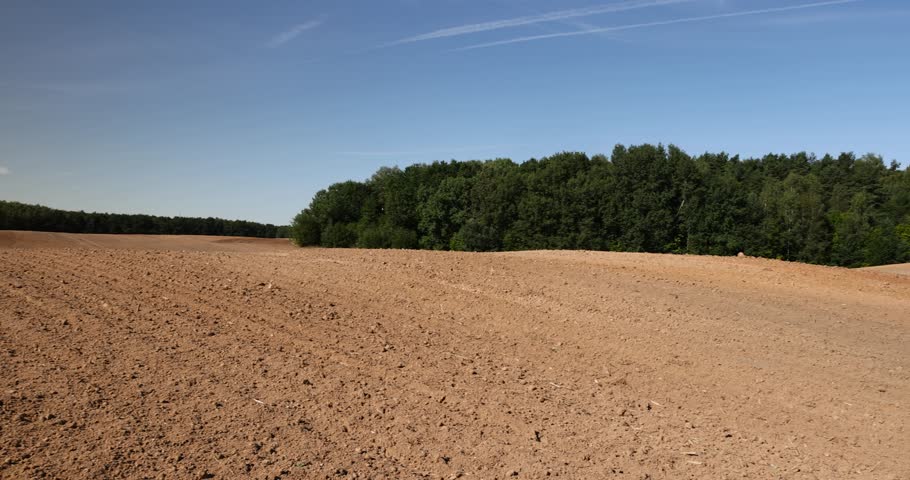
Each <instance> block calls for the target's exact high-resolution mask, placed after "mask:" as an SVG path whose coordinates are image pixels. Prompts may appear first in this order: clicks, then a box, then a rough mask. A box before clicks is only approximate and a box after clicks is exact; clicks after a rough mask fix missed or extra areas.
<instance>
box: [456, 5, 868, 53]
mask: <svg viewBox="0 0 910 480" xmlns="http://www.w3.org/2000/svg"><path fill="white" fill-rule="evenodd" d="M861 1H863V0H830V1H826V2H815V3H804V4H802V5H791V6H788V7H776V8H763V9H761V10H748V11H744V12H732V13H721V14H717V15H706V16H701V17H688V18H677V19H674V20H664V21H659V22H648V23H635V24H631V25H619V26H616V27H604V28H592V29H589V30H578V31H574V32H563V33H550V34H545V35H531V36H528V37H517V38H511V39H508V40H500V41H497V42H489V43H481V44H477V45H470V46H467V47H461V48H453V49H452V50H451V51H454V52H457V51H463V50H474V49H477V48H488V47H496V46H499V45H508V44H511V43H521V42H531V41H534V40H545V39H548V38H559V37H574V36H577V35H591V34H594V33H604V32H617V31H622V30H632V29H635V28H648V27H659V26H662V25H673V24H677V23H692V22H704V21H708V20H717V19H721V18H732V17H745V16H748V15H761V14H764V13H777V12H788V11H791V10H805V9H807V8H818V7H827V6H831V5H841V4H845V3H855V2H861Z"/></svg>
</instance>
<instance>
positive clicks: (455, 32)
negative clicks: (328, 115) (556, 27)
mask: <svg viewBox="0 0 910 480" xmlns="http://www.w3.org/2000/svg"><path fill="white" fill-rule="evenodd" d="M694 1H697V0H650V1H644V0H630V1H626V2H621V3H614V4H610V5H598V6H594V7H587V8H574V9H570V10H558V11H555V12H548V13H542V14H539V15H529V16H524V17H516V18H508V19H504V20H494V21H492V22H483V23H474V24H470V25H460V26H457V27H449V28H443V29H440V30H434V31H432V32H428V33H423V34H420V35H415V36H413V37H408V38H402V39H401V40H396V41H394V42H391V43H387V44H385V45H382V46H383V47H391V46H395V45H401V44H405V43H414V42H422V41H425V40H434V39H437V38H446V37H456V36H461V35H469V34H472V33H480V32H489V31H491V30H500V29H503V28H514V27H520V26H524V25H533V24H535V23H544V22H557V21H561V20H568V19H571V18H581V17H590V16H592V15H601V14H604V13H613V12H624V11H628V10H637V9H642V8H652V7H660V6H664V5H673V4H677V3H688V2H694Z"/></svg>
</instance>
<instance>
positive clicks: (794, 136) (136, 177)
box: [0, 0, 910, 224]
mask: <svg viewBox="0 0 910 480" xmlns="http://www.w3.org/2000/svg"><path fill="white" fill-rule="evenodd" d="M907 20H910V5H907V4H906V3H904V2H898V1H896V0H832V1H798V2H785V1H779V0H769V1H762V0H631V1H630V0H625V1H623V0H620V1H612V2H552V1H549V2H548V1H534V0H522V1H498V2H490V3H484V4H480V3H473V2H471V3H465V2H449V1H446V2H427V3H426V4H424V3H422V2H413V1H400V2H389V3H386V2H383V3H382V4H379V2H349V3H346V4H341V3H340V2H327V1H325V2H309V3H307V4H306V5H303V4H300V3H298V2H272V3H269V4H267V5H254V4H246V5H241V4H239V3H230V4H229V3H223V2H214V1H209V2H198V3H194V4H192V5H189V6H187V5H185V4H182V3H177V2H156V3H154V4H137V5H134V6H127V5H126V4H122V3H117V2H80V3H79V4H59V5H38V4H34V2H19V1H13V2H5V3H4V5H3V6H0V39H2V41H0V62H2V64H3V65H4V69H3V74H2V75H0V113H2V115H0V199H3V200H12V201H20V202H26V203H39V204H43V205H47V206H50V207H54V208H61V209H68V210H85V211H99V212H116V213H147V214H152V215H164V216H192V217H209V216H212V217H222V218H228V219H244V220H252V221H258V222H263V223H273V224H287V223H288V222H289V221H290V219H291V217H292V216H293V215H294V214H296V213H297V212H298V211H300V210H301V209H302V208H304V207H306V206H307V204H308V203H309V201H310V198H311V197H312V195H313V194H314V193H315V192H316V191H318V190H320V189H322V188H325V187H327V186H328V185H329V184H331V183H334V182H337V181H343V180H347V179H355V180H362V179H365V178H368V177H369V176H370V175H371V174H372V173H373V172H374V171H375V170H376V169H377V168H379V167H381V166H395V165H398V166H401V167H405V166H407V165H410V164H413V163H421V162H432V161H434V160H450V159H457V160H473V159H479V160H483V159H490V158H495V157H508V158H511V159H512V160H514V161H516V162H523V161H526V160H528V159H529V158H532V157H533V158H540V157H542V156H547V155H550V154H553V153H556V152H559V151H564V150H570V151H583V152H587V153H588V154H589V155H591V154H595V153H603V154H607V155H609V153H610V151H611V150H612V148H613V145H614V144H617V143H621V144H625V145H630V144H640V143H654V144H657V143H663V144H665V145H666V144H675V145H677V146H679V147H680V148H682V149H684V150H686V151H687V152H688V153H690V154H693V155H697V154H699V153H701V152H704V151H709V152H720V151H726V152H728V153H730V154H739V155H741V156H743V157H760V156H762V155H764V154H767V153H788V154H789V153H795V152H800V151H807V152H810V153H815V154H817V155H818V156H819V157H820V156H822V155H824V154H825V153H831V154H835V155H836V154H838V153H840V152H843V151H853V152H855V153H856V154H857V155H862V154H865V153H876V154H879V155H882V157H883V158H884V159H885V162H886V164H887V163H888V162H890V161H891V160H897V161H899V162H901V163H902V165H907V162H908V160H907V159H908V158H910V139H908V138H907V135H906V131H907V130H908V126H910V125H908V121H907V119H906V118H905V116H906V112H907V111H910V95H908V93H907V87H906V79H907V78H908V74H910V57H908V56H907V54H906V47H907V46H910V32H908V31H907V29H906V28H905V26H906V24H907Z"/></svg>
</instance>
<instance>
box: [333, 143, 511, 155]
mask: <svg viewBox="0 0 910 480" xmlns="http://www.w3.org/2000/svg"><path fill="white" fill-rule="evenodd" d="M515 146H516V145H474V146H465V147H451V148H444V147H440V148H429V149H426V150H353V151H351V150H349V151H342V152H335V153H336V154H338V155H350V156H356V157H391V156H396V155H401V156H405V155H452V154H455V153H464V152H488V151H490V150H498V149H503V148H511V147H515Z"/></svg>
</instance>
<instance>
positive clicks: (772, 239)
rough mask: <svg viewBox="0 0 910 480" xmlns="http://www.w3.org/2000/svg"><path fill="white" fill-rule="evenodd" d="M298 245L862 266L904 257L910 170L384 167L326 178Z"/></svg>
mask: <svg viewBox="0 0 910 480" xmlns="http://www.w3.org/2000/svg"><path fill="white" fill-rule="evenodd" d="M291 236H292V238H293V239H294V241H295V243H297V244H298V245H301V246H307V245H320V246H324V247H361V248H420V249H432V250H464V251H504V250H531V249H585V250H611V251H625V252H658V253H686V254H708V255H735V254H737V253H739V252H743V253H745V254H746V255H751V256H760V257H767V258H777V259H783V260H790V261H800V262H808V263H815V264H825V265H840V266H847V267H857V266H865V265H881V264H887V263H897V262H906V261H908V260H910V170H908V169H907V168H904V169H901V168H900V166H899V164H898V163H897V162H894V161H892V162H890V164H889V165H887V166H886V165H885V162H884V161H883V159H882V158H881V157H880V156H877V155H873V154H867V155H863V156H860V157H857V156H856V155H854V154H853V153H842V154H840V155H838V156H832V155H825V156H823V157H821V158H817V157H816V156H814V155H811V154H807V153H797V154H792V155H779V154H769V155H766V156H764V157H762V158H747V159H742V158H740V157H739V156H731V155H728V154H725V153H719V154H713V153H704V154H701V155H698V156H691V155H688V154H687V153H686V152H684V151H682V150H681V149H679V148H677V147H675V146H672V145H670V146H666V147H665V146H663V145H657V146H655V145H647V144H646V145H638V146H630V147H624V146H622V145H617V146H616V147H615V148H614V149H613V152H612V154H611V155H610V157H607V156H605V155H594V156H591V157H589V156H587V155H586V154H584V153H575V152H563V153H558V154H556V155H553V156H550V157H545V158H541V159H531V160H528V161H526V162H523V163H516V162H513V161H512V160H509V159H502V158H500V159H495V160H487V161H449V162H442V161H437V162H433V163H429V164H416V165H411V166H408V167H406V168H404V169H400V168H397V167H392V168H389V167H383V168H380V169H379V170H378V171H377V172H376V173H375V174H374V175H373V176H372V177H371V178H369V179H368V180H366V181H363V182H357V181H346V182H341V183H336V184H333V185H331V186H329V187H328V188H327V189H325V190H321V191H319V192H318V193H316V195H315V196H314V197H313V199H312V201H311V203H310V204H309V206H308V207H307V208H306V209H304V210H303V211H301V212H300V213H299V214H298V215H297V216H296V217H295V218H294V221H293V223H292V225H291Z"/></svg>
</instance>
